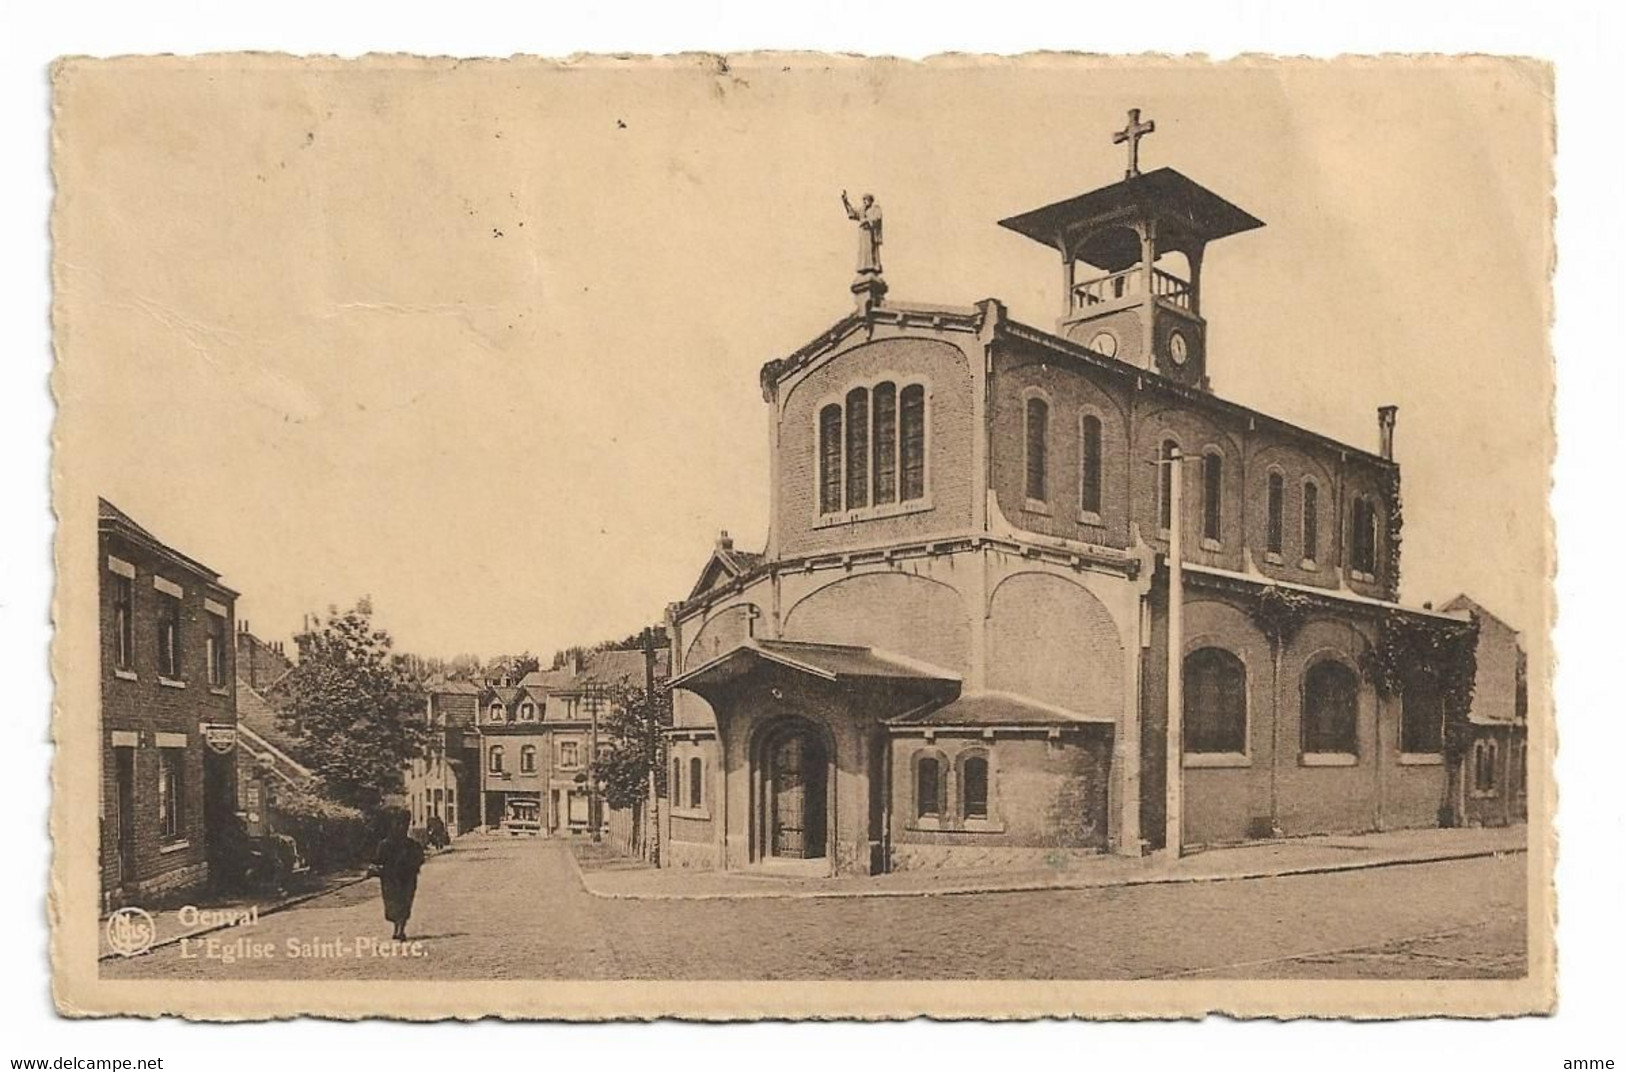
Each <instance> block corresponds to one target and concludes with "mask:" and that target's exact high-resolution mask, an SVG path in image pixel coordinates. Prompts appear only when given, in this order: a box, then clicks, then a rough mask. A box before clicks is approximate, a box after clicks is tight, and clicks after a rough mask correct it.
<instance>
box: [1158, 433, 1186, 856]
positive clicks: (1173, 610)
mask: <svg viewBox="0 0 1625 1072" xmlns="http://www.w3.org/2000/svg"><path fill="white" fill-rule="evenodd" d="M1163 464H1164V465H1166V466H1167V467H1168V469H1167V472H1166V473H1165V474H1164V478H1165V479H1166V480H1167V481H1168V757H1167V758H1168V765H1167V782H1168V800H1167V815H1166V820H1167V825H1166V826H1165V827H1164V829H1163V847H1164V849H1165V851H1166V852H1167V855H1168V859H1170V860H1177V859H1179V856H1180V853H1181V851H1182V849H1183V846H1184V837H1185V834H1184V812H1185V724H1184V723H1185V677H1184V662H1185V660H1184V658H1183V653H1182V649H1183V648H1184V646H1185V637H1184V634H1185V606H1184V604H1185V549H1184V539H1183V529H1184V518H1183V517H1182V516H1181V514H1182V511H1181V509H1180V506H1181V504H1180V499H1181V492H1182V491H1183V490H1184V488H1183V485H1184V483H1185V480H1184V457H1183V456H1182V455H1181V454H1180V452H1179V448H1178V447H1175V448H1174V449H1173V450H1171V451H1169V453H1168V457H1167V458H1166V459H1164V461H1163Z"/></svg>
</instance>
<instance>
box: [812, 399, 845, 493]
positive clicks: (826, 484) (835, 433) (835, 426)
mask: <svg viewBox="0 0 1625 1072" xmlns="http://www.w3.org/2000/svg"><path fill="white" fill-rule="evenodd" d="M841 428H842V423H841V407H840V406H838V405H835V404H834V403H831V404H829V405H827V406H825V407H824V408H823V409H822V410H821V411H820V412H819V414H818V512H819V513H822V514H838V513H840V512H841Z"/></svg>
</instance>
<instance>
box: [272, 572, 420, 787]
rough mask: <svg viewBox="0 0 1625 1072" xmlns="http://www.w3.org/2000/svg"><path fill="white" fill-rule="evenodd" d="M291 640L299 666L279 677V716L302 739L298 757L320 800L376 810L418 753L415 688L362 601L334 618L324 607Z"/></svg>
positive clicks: (332, 611) (417, 691)
mask: <svg viewBox="0 0 1625 1072" xmlns="http://www.w3.org/2000/svg"><path fill="white" fill-rule="evenodd" d="M294 642H295V643H296V644H297V645H298V647H299V662H298V664H297V665H295V667H294V668H293V669H292V670H290V671H289V672H288V675H287V677H286V679H285V682H284V684H285V695H286V696H287V701H288V702H287V705H286V706H285V707H284V708H283V710H282V711H281V712H280V715H279V717H280V719H281V720H282V721H283V722H284V723H285V724H287V728H288V729H290V730H292V731H293V733H294V734H295V735H297V736H298V737H299V738H300V739H302V741H303V743H304V748H303V755H302V756H301V758H302V759H303V761H304V762H305V763H306V764H307V765H308V766H310V767H311V769H313V770H314V771H315V772H316V773H317V775H318V776H320V778H321V781H322V785H323V787H324V790H325V792H326V793H327V794H328V795H330V796H331V797H332V798H333V799H335V800H336V801H338V802H340V803H343V804H348V805H351V806H352V807H356V808H360V809H362V810H363V811H366V812H376V811H377V810H378V809H379V808H380V807H381V806H382V804H383V801H384V798H385V797H386V796H388V795H390V794H392V793H397V792H399V791H400V790H401V784H402V771H403V770H404V768H405V767H406V765H407V763H408V761H409V760H411V759H412V758H414V757H415V756H417V755H419V754H420V753H421V751H422V748H423V744H424V734H425V728H424V726H423V724H422V722H421V720H420V719H419V715H420V713H421V712H422V710H423V694H422V690H421V688H420V686H419V685H418V684H417V682H416V681H415V680H414V679H413V677H412V676H411V673H410V668H409V667H408V665H407V660H406V659H405V658H403V657H401V656H398V655H396V654H394V653H393V652H392V651H391V648H392V646H393V642H392V641H391V639H390V636H389V634H388V633H386V632H384V631H383V630H381V629H374V628H373V626H372V607H371V604H370V603H364V602H362V603H357V604H356V606H354V607H352V608H351V609H350V610H347V611H345V612H343V613H342V614H341V613H339V612H338V610H337V609H336V608H332V607H330V608H328V613H327V617H326V618H325V619H323V620H318V621H317V623H316V626H315V627H314V628H312V629H310V630H309V631H307V632H304V633H301V634H300V635H299V636H297V637H295V638H294Z"/></svg>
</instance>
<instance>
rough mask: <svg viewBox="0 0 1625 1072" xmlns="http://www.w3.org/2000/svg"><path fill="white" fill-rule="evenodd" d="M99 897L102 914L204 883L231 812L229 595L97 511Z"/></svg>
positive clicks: (136, 530) (127, 522)
mask: <svg viewBox="0 0 1625 1072" xmlns="http://www.w3.org/2000/svg"><path fill="white" fill-rule="evenodd" d="M97 529H98V536H99V539H98V561H97V575H98V577H99V586H98V587H99V592H100V600H101V609H100V622H101V740H102V751H101V762H102V794H101V797H102V799H101V853H100V861H101V890H102V900H103V903H104V904H105V905H108V906H114V905H118V904H124V903H128V902H130V901H136V900H142V899H150V898H153V897H156V896H159V895H164V894H169V893H174V892H178V891H181V890H185V889H187V888H189V887H193V886H197V885H199V884H201V883H203V882H205V881H207V879H208V877H209V857H210V851H211V848H212V847H213V846H212V844H211V838H212V836H213V835H214V833H215V830H216V829H218V825H217V824H218V823H219V822H221V821H222V819H221V817H222V816H225V817H229V816H231V815H232V814H233V813H234V812H235V810H236V799H235V798H236V778H235V769H234V764H235V759H234V755H233V752H234V748H235V735H236V722H237V715H236V702H235V697H234V694H233V689H234V683H235V678H236V668H235V665H234V664H235V645H234V643H233V641H232V637H233V634H234V632H235V626H234V624H233V620H234V613H235V609H234V608H235V602H236V597H237V593H236V592H234V591H232V590H231V589H230V588H227V587H226V586H225V585H223V584H221V583H220V575H219V574H218V573H216V572H215V571H213V570H211V569H209V568H208V567H207V566H204V565H202V564H201V563H199V562H198V561H196V560H195V559H193V558H191V557H189V556H187V555H185V554H183V553H181V552H180V551H177V550H175V549H174V548H172V547H169V546H167V545H165V544H164V543H163V542H162V541H160V540H159V539H158V538H157V537H156V536H154V535H152V533H150V532H148V531H147V530H146V529H144V528H142V527H141V526H140V525H138V524H136V523H135V522H134V521H133V520H131V519H130V518H129V517H128V516H127V515H125V514H124V513H123V512H122V511H120V510H119V509H118V508H117V507H115V506H113V505H112V504H111V503H108V502H106V501H105V500H100V501H98V512H97Z"/></svg>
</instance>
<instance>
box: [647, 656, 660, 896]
mask: <svg viewBox="0 0 1625 1072" xmlns="http://www.w3.org/2000/svg"><path fill="white" fill-rule="evenodd" d="M643 713H644V720H645V721H646V722H647V723H648V726H647V727H646V730H647V732H648V734H649V740H648V743H647V748H648V754H649V806H648V807H647V808H645V809H644V815H645V816H646V819H647V824H648V829H647V830H645V831H644V833H643V844H644V846H645V848H646V850H647V855H648V858H649V862H650V863H652V864H654V865H655V866H656V867H659V866H660V797H659V795H658V794H657V793H656V792H655V772H656V769H657V767H658V765H659V764H660V720H659V719H657V718H655V631H654V627H653V626H648V627H645V628H644V630H643Z"/></svg>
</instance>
